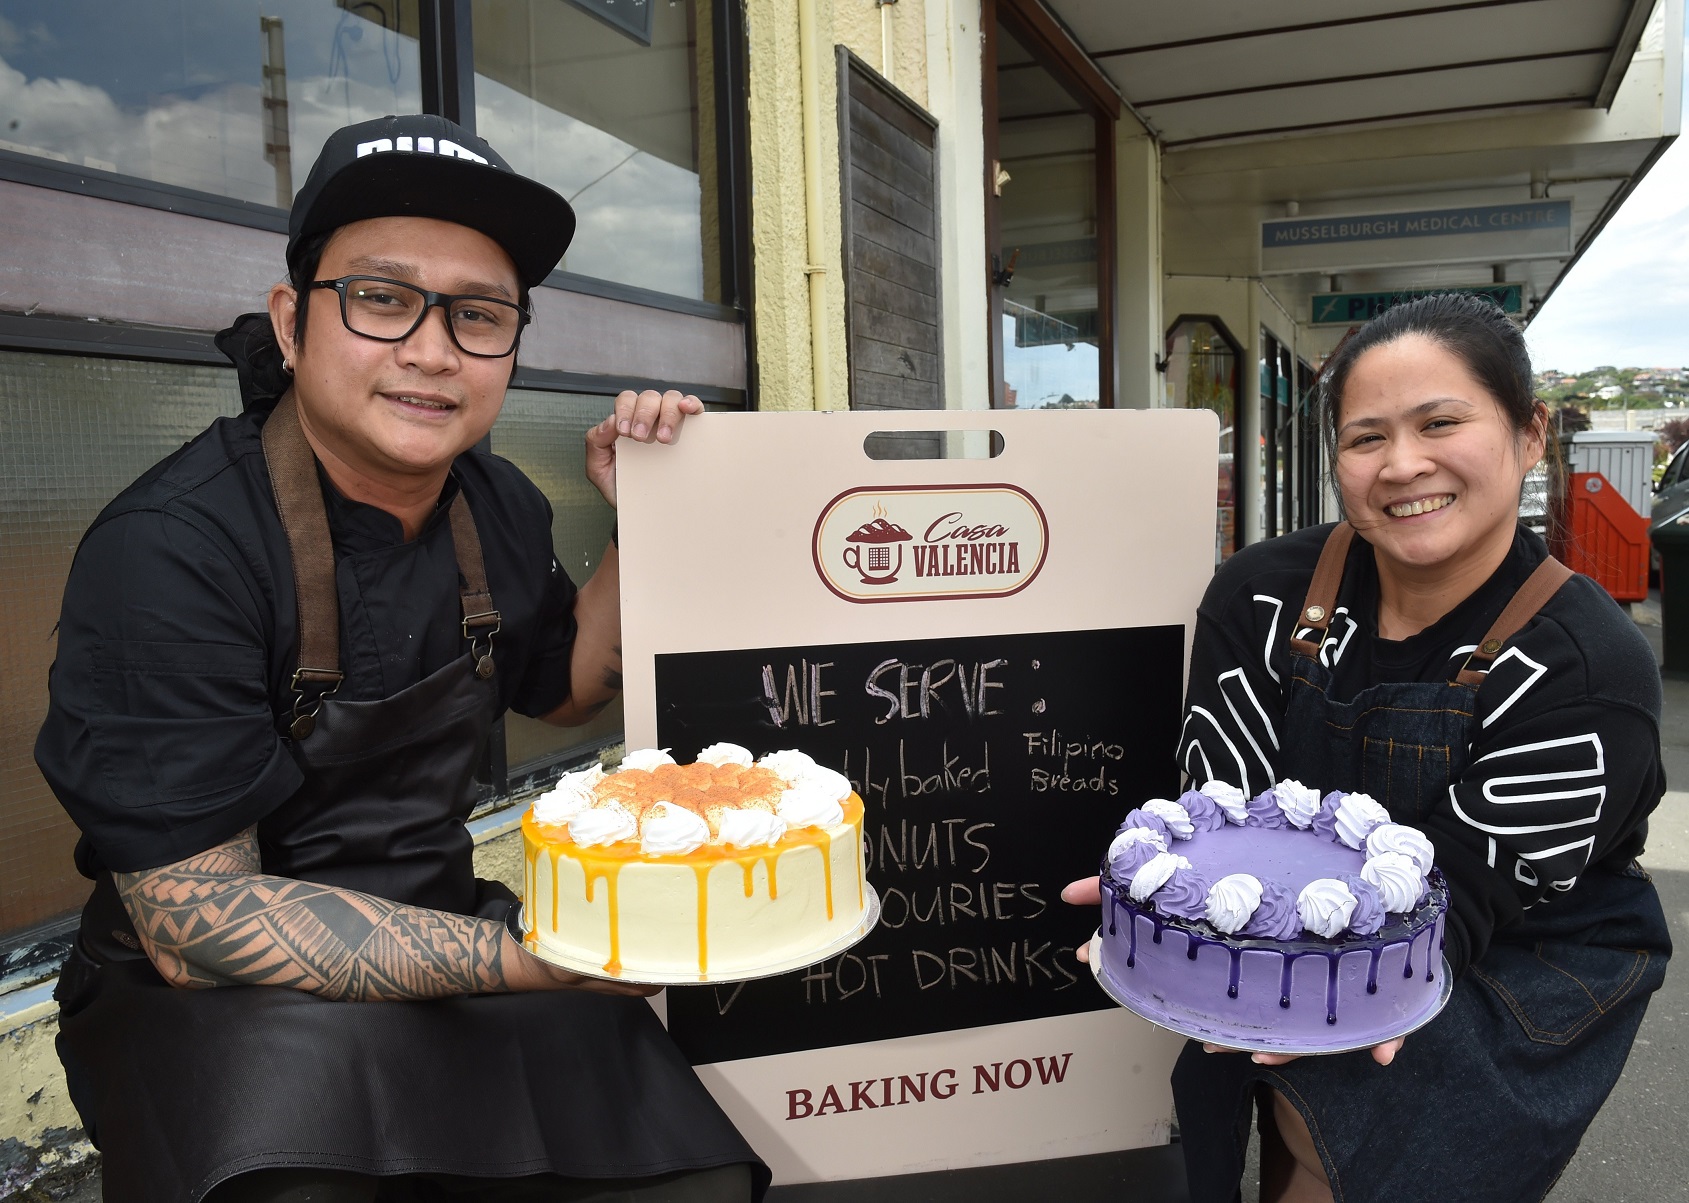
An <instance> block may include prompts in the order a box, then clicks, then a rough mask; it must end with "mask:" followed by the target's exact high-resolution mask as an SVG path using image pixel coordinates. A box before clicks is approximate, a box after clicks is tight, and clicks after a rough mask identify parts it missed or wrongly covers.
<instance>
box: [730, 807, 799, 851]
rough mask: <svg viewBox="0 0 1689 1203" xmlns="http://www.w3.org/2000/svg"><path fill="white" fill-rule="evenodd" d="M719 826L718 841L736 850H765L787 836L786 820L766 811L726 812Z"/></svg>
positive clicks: (736, 809) (735, 809) (735, 808)
mask: <svg viewBox="0 0 1689 1203" xmlns="http://www.w3.org/2000/svg"><path fill="white" fill-rule="evenodd" d="M719 826H720V831H721V834H720V835H719V836H718V837H717V841H718V842H719V843H723V844H731V845H732V846H733V847H735V848H765V847H768V846H769V845H771V844H778V843H779V842H780V841H781V839H783V838H784V837H785V834H786V820H784V819H782V818H781V817H780V816H779V815H777V814H771V813H769V812H768V811H766V810H740V809H738V808H737V807H734V808H731V809H728V810H724V811H722V812H721V822H720V824H719Z"/></svg>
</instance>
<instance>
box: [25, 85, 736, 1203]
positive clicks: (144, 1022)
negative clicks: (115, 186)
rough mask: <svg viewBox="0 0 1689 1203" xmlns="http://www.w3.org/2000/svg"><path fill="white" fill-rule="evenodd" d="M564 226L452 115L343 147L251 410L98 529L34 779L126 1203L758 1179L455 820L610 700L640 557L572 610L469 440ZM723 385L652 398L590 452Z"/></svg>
mask: <svg viewBox="0 0 1689 1203" xmlns="http://www.w3.org/2000/svg"><path fill="white" fill-rule="evenodd" d="M573 231H574V214H573V212H572V211H571V210H570V208H569V206H568V204H567V203H566V202H565V201H564V200H563V198H562V197H560V196H558V195H557V194H556V193H554V192H552V191H551V190H549V189H547V188H545V187H543V186H541V185H539V184H537V183H535V182H533V181H531V180H527V179H525V178H523V177H521V176H519V175H517V174H516V173H515V172H513V171H512V170H511V169H510V168H509V166H508V165H506V164H505V162H504V161H503V160H502V159H501V158H499V156H498V155H497V154H496V153H495V152H494V151H493V150H492V148H491V147H490V146H488V145H487V144H486V143H485V142H483V141H481V140H480V139H478V138H475V137H473V136H472V135H470V134H468V133H466V132H465V131H464V130H462V129H460V128H459V127H457V126H455V125H453V124H452V123H450V122H448V121H445V120H444V119H442V118H438V117H388V118H384V119H382V120H379V121H372V122H365V123H363V124H361V125H357V126H352V127H349V128H347V129H343V130H340V131H339V132H337V133H336V134H335V135H334V136H333V137H331V138H330V139H329V141H328V143H327V144H326V145H325V146H324V148H323V152H322V155H321V156H320V158H319V159H318V161H317V163H316V165H315V166H314V167H313V169H312V171H311V175H310V178H309V179H308V180H307V182H306V184H305V187H304V188H303V189H302V190H301V191H300V193H299V196H298V198H297V199H296V201H295V203H294V207H293V212H292V216H291V219H290V223H289V238H288V246H287V264H288V270H289V282H288V283H285V284H278V285H277V286H276V287H275V288H274V289H272V290H271V293H270V297H269V312H268V316H267V320H265V318H264V317H263V316H262V315H248V316H247V317H246V318H244V319H242V321H241V322H240V323H237V325H236V327H235V328H234V329H232V330H230V331H225V332H224V334H223V335H222V336H220V338H219V345H220V346H222V347H223V348H224V349H225V351H227V352H228V353H229V354H230V357H231V358H232V359H233V360H234V361H235V363H236V366H237V368H238V369H239V373H240V378H241V387H242V394H243V398H244V400H245V403H246V412H245V413H243V414H242V415H241V416H240V417H238V418H223V419H219V420H218V421H216V422H215V423H213V424H212V426H211V427H210V428H209V429H208V430H207V431H205V433H203V434H202V435H200V436H199V437H198V438H197V439H195V440H193V441H192V442H191V443H189V444H188V445H187V446H186V447H184V448H183V449H182V450H181V451H179V452H177V453H176V454H174V455H172V456H171V457H169V458H168V459H166V460H165V461H164V462H162V463H161V464H159V465H157V466H156V467H154V468H153V469H151V470H150V471H149V472H147V473H146V474H145V475H144V476H143V477H141V479H140V480H138V481H136V482H135V484H133V485H132V486H130V488H129V489H127V490H126V491H125V492H124V493H123V494H122V495H120V496H119V497H118V498H117V500H115V501H114V502H113V503H112V504H111V505H110V506H108V507H107V508H106V510H105V511H104V512H103V513H102V514H101V515H100V517H99V518H98V519H97V520H96V521H95V523H94V526H93V527H92V528H91V529H90V530H89V532H88V534H87V536H86V537H85V538H84V540H83V544H82V546H81V548H80V549H79V551H78V553H77V557H76V561H75V564H74V566H73V568H72V570H71V574H70V578H69V581H68V583H67V585H66V588H65V600H64V608H63V614H62V618H61V621H60V627H59V649H58V658H57V661H56V663H55V664H54V667H53V672H52V677H51V690H52V704H51V707H50V710H49V714H48V718H47V721H46V724H45V725H44V726H43V728H42V731H41V736H40V739H39V741H38V742H37V745H36V758H37V761H38V763H39V764H40V766H41V770H42V772H43V774H44V775H45V776H46V778H47V780H48V781H49V782H50V783H51V784H52V786H53V788H54V790H55V792H56V793H57V795H58V797H59V799H60V801H61V802H62V803H63V804H64V806H65V808H66V810H67V811H69V813H70V814H71V816H72V817H73V818H74V819H75V820H76V822H77V824H78V826H79V827H80V828H81V830H82V833H83V834H82V839H81V841H80V842H79V844H78V847H77V863H78V866H79V867H80V868H81V869H82V870H83V872H84V873H85V874H86V875H87V876H89V877H91V878H92V879H93V880H94V882H95V888H94V893H93V896H92V898H91V899H90V901H89V903H88V906H87V908H86V909H85V910H84V912H83V918H82V927H81V931H80V934H79V938H78V942H77V948H76V951H75V952H74V954H73V955H72V957H71V959H70V960H69V961H67V963H66V965H65V969H64V971H63V973H62V975H61V977H60V985H59V992H58V993H59V999H60V1003H61V1034H60V1037H59V1052H60V1056H61V1058H62V1060H63V1061H64V1064H65V1070H66V1077H67V1080H68V1082H69V1085H70V1089H71V1094H72V1097H73V1099H74V1100H75V1102H76V1105H77V1108H78V1110H79V1111H80V1112H81V1114H82V1117H83V1119H84V1122H85V1123H86V1125H87V1128H88V1132H89V1135H90V1136H91V1137H92V1138H93V1139H94V1141H95V1143H97V1144H98V1145H99V1146H100V1148H101V1150H102V1152H103V1154H104V1157H105V1193H106V1198H107V1199H108V1200H110V1201H111V1203H128V1201H131V1200H138V1201H142V1203H151V1201H153V1200H158V1201H159V1203H164V1201H171V1203H175V1201H179V1200H190V1201H196V1203H197V1201H198V1200H200V1199H202V1198H207V1197H209V1198H211V1199H213V1200H215V1201H216V1203H232V1201H235V1200H245V1201H252V1200H271V1201H275V1203H280V1201H281V1200H305V1199H311V1200H319V1201H320V1200H348V1201H350V1200H372V1199H403V1200H429V1199H437V1198H438V1199H447V1198H449V1199H465V1198H473V1199H487V1200H495V1199H496V1200H507V1199H508V1200H515V1199H522V1200H529V1199H534V1200H538V1199H605V1200H609V1199H627V1200H652V1201H655V1200H658V1199H662V1200H676V1201H679V1200H700V1201H703V1200H728V1199H733V1200H742V1199H747V1198H750V1197H751V1196H752V1193H753V1187H754V1189H755V1193H757V1194H760V1193H761V1190H762V1188H763V1187H764V1186H766V1182H767V1173H766V1171H765V1170H764V1169H763V1168H762V1167H761V1165H760V1164H759V1163H757V1162H756V1158H755V1155H754V1154H753V1153H752V1152H751V1150H750V1149H749V1147H748V1146H747V1145H746V1144H745V1143H744V1141H743V1140H742V1139H741V1138H740V1137H739V1135H738V1134H737V1133H736V1132H735V1131H734V1130H733V1128H732V1125H731V1124H730V1123H729V1122H728V1120H727V1119H726V1117H725V1116H724V1115H723V1114H722V1113H721V1111H720V1110H719V1108H717V1107H716V1106H715V1104H714V1102H713V1100H711V1099H710V1097H709V1095H708V1093H707V1092H705V1091H704V1089H703V1088H702V1086H701V1085H700V1084H699V1083H698V1081H697V1078H696V1077H695V1076H694V1075H693V1074H692V1072H691V1070H690V1068H689V1067H688V1066H687V1065H686V1064H685V1062H684V1061H683V1059H682V1058H681V1057H680V1056H679V1054H678V1052H677V1051H676V1050H675V1048H674V1046H673V1045H672V1043H670V1042H669V1040H668V1038H667V1035H666V1034H665V1033H664V1032H663V1030H662V1028H661V1025H660V1024H658V1023H657V1021H656V1019H655V1017H654V1015H653V1014H652V1012H651V1009H650V1007H649V1006H647V1005H646V1004H645V1003H644V1002H643V1001H641V1000H640V999H639V998H638V997H633V996H635V995H638V994H640V993H644V992H647V991H644V990H643V989H642V988H638V987H629V986H622V985H617V984H614V983H607V982H600V981H596V980H594V979H586V978H581V977H577V976H576V975H573V974H569V973H566V972H564V971H563V970H560V969H557V968H555V967H552V966H550V965H547V964H545V963H543V962H541V961H539V960H537V959H536V958H534V957H532V956H530V955H529V954H528V953H526V952H525V951H523V949H522V947H521V945H520V943H519V942H518V941H519V929H517V927H516V926H515V911H516V909H517V908H516V900H515V898H514V896H513V895H512V894H511V893H510V891H508V890H507V889H505V888H504V887H503V886H501V885H498V884H497V883H493V882H487V881H481V880H477V879H476V878H475V877H474V876H473V872H472V868H471V859H470V853H471V841H470V838H469V835H468V833H467V831H466V829H465V827H464V820H465V819H466V818H467V817H468V814H469V809H470V807H471V805H472V803H473V799H474V784H473V774H474V770H475V768H476V766H477V764H478V763H479V759H480V753H481V750H482V749H483V747H484V746H485V742H486V739H487V736H488V731H489V728H490V726H491V724H492V723H493V721H494V720H495V719H496V718H497V717H498V715H499V714H501V713H503V711H504V710H506V709H507V708H508V709H515V710H516V711H518V712H519V713H523V714H528V715H534V716H539V717H543V718H545V719H547V720H549V721H552V722H556V723H560V724H565V725H567V724H569V723H578V722H582V721H585V720H586V719H587V718H589V717H590V716H591V715H593V714H595V713H597V711H598V710H600V709H601V708H602V707H603V706H604V705H605V704H606V703H607V702H608V701H609V700H610V699H611V698H612V697H613V696H614V694H615V692H616V691H617V690H618V689H619V688H620V683H621V672H620V670H621V660H620V642H621V635H620V618H619V585H618V578H617V556H616V550H615V547H614V546H613V545H612V546H610V547H607V548H606V549H605V553H604V558H603V562H602V564H601V565H600V567H599V569H598V571H597V572H596V573H595V574H594V575H593V577H592V579H591V580H589V581H588V582H587V583H586V584H585V585H583V586H582V587H581V588H580V590H579V591H578V592H577V591H576V589H575V587H574V585H573V584H572V583H571V582H570V580H569V578H568V577H567V576H566V575H565V574H564V573H563V571H562V569H561V568H560V567H559V566H558V564H557V562H556V561H555V559H554V558H553V555H552V548H551V513H550V508H549V506H548V504H547V503H546V500H545V498H544V496H543V495H542V494H541V493H540V491H539V490H538V489H537V488H536V487H535V486H534V485H533V484H532V483H531V482H529V481H528V480H527V479H526V478H525V477H524V476H523V475H522V474H521V473H520V472H519V471H518V470H517V469H516V468H515V467H513V466H512V465H510V464H509V463H507V462H505V461H503V460H500V459H497V458H495V457H494V456H491V455H488V454H486V453H484V452H480V451H477V450H475V447H476V445H477V444H478V443H479V442H480V441H481V440H482V438H483V437H484V436H485V435H486V434H487V432H488V431H489V430H490V429H491V428H492V425H493V422H494V420H495V419H496V418H497V416H498V412H499V408H500V405H501V404H502V402H503V399H504V392H505V388H506V386H507V385H508V384H509V380H510V374H511V370H512V364H513V363H514V355H515V351H516V348H517V343H518V341H519V339H520V336H521V332H522V329H523V327H524V326H525V325H526V324H527V322H528V320H529V312H528V290H529V289H530V288H531V287H533V286H534V285H536V284H538V283H539V282H540V281H541V280H543V279H544V278H545V276H546V275H547V273H548V272H549V271H550V270H551V268H552V267H553V266H554V265H555V264H556V262H557V261H558V259H559V258H560V257H561V255H562V253H563V251H564V249H565V247H566V246H567V245H568V242H569V239H570V237H571V235H572V234H573ZM701 408H702V407H701V405H700V404H699V403H698V400H697V398H695V397H681V396H680V395H679V394H678V393H673V392H670V393H667V394H658V393H655V392H647V393H643V394H639V395H635V394H633V393H631V392H629V393H623V394H622V395H621V396H619V397H618V398H617V399H616V406H615V413H614V414H612V415H611V416H610V417H609V418H607V419H606V420H605V421H604V422H603V423H601V424H600V425H598V426H597V427H595V428H594V429H593V430H592V431H590V432H589V433H588V435H587V448H586V450H587V474H588V477H589V478H590V479H591V480H592V482H593V483H594V484H595V485H596V486H597V487H598V488H599V489H600V490H601V491H602V492H603V494H604V496H605V498H606V499H607V500H608V501H609V502H610V503H611V504H612V505H613V504H614V503H615V456H616V444H617V441H618V439H619V438H623V437H631V438H637V439H642V440H645V441H652V440H657V441H662V442H668V441H671V440H672V439H673V438H674V437H675V436H676V435H677V434H678V432H679V430H680V427H681V425H682V423H683V422H684V420H685V418H686V416H687V415H690V414H696V413H698V412H699V411H700V410H701Z"/></svg>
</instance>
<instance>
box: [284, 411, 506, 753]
mask: <svg viewBox="0 0 1689 1203" xmlns="http://www.w3.org/2000/svg"><path fill="white" fill-rule="evenodd" d="M263 445H264V462H265V464H266V465H267V466H268V468H269V470H270V487H271V489H272V491H273V492H274V493H275V498H276V512H277V513H278V514H280V515H281V524H282V530H283V531H284V532H285V533H286V535H287V546H288V551H289V553H290V554H291V556H292V559H293V589H294V597H295V600H296V603H297V608H298V618H299V660H298V663H297V666H296V667H295V669H294V672H293V678H292V680H291V682H290V684H291V688H292V689H293V713H292V715H291V716H290V718H289V722H288V733H289V734H290V735H292V737H293V738H294V739H304V738H306V737H307V736H309V735H310V734H311V732H312V731H314V730H316V726H317V707H318V706H320V705H321V704H322V700H323V699H324V698H326V697H328V696H329V695H330V694H332V693H334V692H335V690H337V689H339V688H340V682H341V681H342V680H343V679H344V677H345V673H343V672H342V671H341V670H340V595H339V592H338V591H337V590H336V588H335V584H334V539H333V536H332V535H330V534H329V529H328V511H327V509H326V508H325V507H324V506H323V493H322V485H321V483H320V482H319V481H318V479H317V457H316V454H315V453H314V452H313V451H312V450H311V444H310V443H308V442H307V441H306V439H305V432H304V430H303V429H301V427H300V425H299V410H298V405H297V403H296V402H295V401H294V397H293V394H292V392H289V393H288V394H287V395H286V396H285V397H283V398H282V399H281V400H280V401H279V402H277V403H276V407H275V409H274V410H273V411H272V412H271V414H270V416H269V418H268V419H267V420H266V421H265V423H264V433H263ZM448 516H449V518H450V520H451V526H452V546H453V548H454V550H455V551H456V554H457V570H458V574H459V575H460V576H462V577H463V588H462V590H461V591H460V595H461V598H460V599H461V602H462V605H463V637H464V638H465V639H467V640H469V641H470V650H471V652H472V653H473V654H474V656H475V674H476V675H477V676H478V677H481V678H482V679H483V680H484V679H486V678H488V677H490V676H492V675H493V654H492V652H493V636H494V635H496V634H498V630H499V613H498V611H497V610H495V609H494V608H493V598H492V594H491V592H489V590H488V588H487V569H486V565H485V563H484V562H483V560H482V557H481V538H480V535H479V534H478V533H477V532H476V530H475V519H474V516H473V515H472V514H471V513H470V512H469V501H468V499H467V498H466V497H464V495H463V491H462V490H461V489H460V490H459V491H458V494H457V496H456V497H455V498H453V499H452V505H451V511H450V514H449V515H448Z"/></svg>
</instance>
